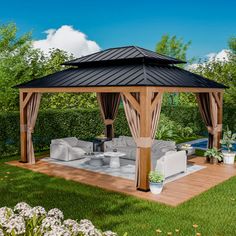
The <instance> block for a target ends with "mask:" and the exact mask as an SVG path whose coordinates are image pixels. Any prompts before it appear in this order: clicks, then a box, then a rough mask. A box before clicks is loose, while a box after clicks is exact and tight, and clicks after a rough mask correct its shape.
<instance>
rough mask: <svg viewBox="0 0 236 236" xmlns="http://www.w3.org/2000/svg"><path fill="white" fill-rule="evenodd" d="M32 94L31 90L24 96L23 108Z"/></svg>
mask: <svg viewBox="0 0 236 236" xmlns="http://www.w3.org/2000/svg"><path fill="white" fill-rule="evenodd" d="M32 95H33V92H29V93H27V95H26V97H25V98H24V101H23V108H24V107H26V105H27V104H28V102H29V100H30V98H31V97H32Z"/></svg>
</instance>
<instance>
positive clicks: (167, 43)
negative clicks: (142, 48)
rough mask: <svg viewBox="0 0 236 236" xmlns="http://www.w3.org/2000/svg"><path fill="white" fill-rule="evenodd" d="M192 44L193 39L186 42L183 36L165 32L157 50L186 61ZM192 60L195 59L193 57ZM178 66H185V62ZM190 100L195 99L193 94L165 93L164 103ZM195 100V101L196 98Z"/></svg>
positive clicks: (174, 103) (157, 45)
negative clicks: (178, 36)
mask: <svg viewBox="0 0 236 236" xmlns="http://www.w3.org/2000/svg"><path fill="white" fill-rule="evenodd" d="M190 45H191V41H188V42H187V43H185V42H184V40H183V38H177V36H176V35H174V36H170V35H169V34H165V35H163V36H162V38H161V40H160V41H159V42H158V43H157V44H156V52H157V53H160V54H164V55H166V56H170V57H174V58H177V59H180V60H183V61H186V60H187V51H188V49H189V47H190ZM191 61H193V59H191ZM178 66H179V67H182V68H183V67H184V64H180V65H178ZM180 98H181V100H180ZM189 100H193V95H192V94H181V96H180V94H178V93H169V94H165V95H164V99H163V104H164V105H172V106H173V105H177V104H179V102H180V101H182V102H185V101H188V102H189ZM193 102H195V100H194V101H193Z"/></svg>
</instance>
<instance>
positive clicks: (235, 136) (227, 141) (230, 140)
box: [220, 126, 236, 164]
mask: <svg viewBox="0 0 236 236" xmlns="http://www.w3.org/2000/svg"><path fill="white" fill-rule="evenodd" d="M235 142H236V133H232V131H231V130H229V127H228V126H227V130H226V131H225V132H224V134H223V139H221V140H220V143H221V144H222V145H223V146H225V147H226V148H227V151H226V152H223V159H224V163H225V164H234V159H235V153H234V152H232V147H233V144H234V143H235Z"/></svg>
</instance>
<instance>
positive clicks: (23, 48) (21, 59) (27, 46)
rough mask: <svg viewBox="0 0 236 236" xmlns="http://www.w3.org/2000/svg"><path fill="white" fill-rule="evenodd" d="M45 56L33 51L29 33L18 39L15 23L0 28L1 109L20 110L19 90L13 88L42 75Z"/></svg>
mask: <svg viewBox="0 0 236 236" xmlns="http://www.w3.org/2000/svg"><path fill="white" fill-rule="evenodd" d="M43 60H44V56H43V54H42V53H40V52H39V50H36V49H33V48H32V45H31V35H30V34H29V33H27V34H24V35H22V36H20V37H17V28H16V25H15V24H13V23H10V24H7V25H1V26H0V109H1V110H15V109H17V108H18V103H19V96H18V94H19V93H18V90H16V89H14V88H12V87H13V86H15V85H17V84H19V83H23V82H26V81H29V80H30V79H32V78H36V77H38V76H41V75H42V67H43Z"/></svg>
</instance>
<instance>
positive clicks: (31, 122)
mask: <svg viewBox="0 0 236 236" xmlns="http://www.w3.org/2000/svg"><path fill="white" fill-rule="evenodd" d="M40 100H41V93H33V94H32V96H31V98H30V100H29V103H28V105H27V162H28V163H30V164H35V156H34V146H33V140H32V133H33V132H34V127H35V123H36V119H37V115H38V111H39V105H40Z"/></svg>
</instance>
